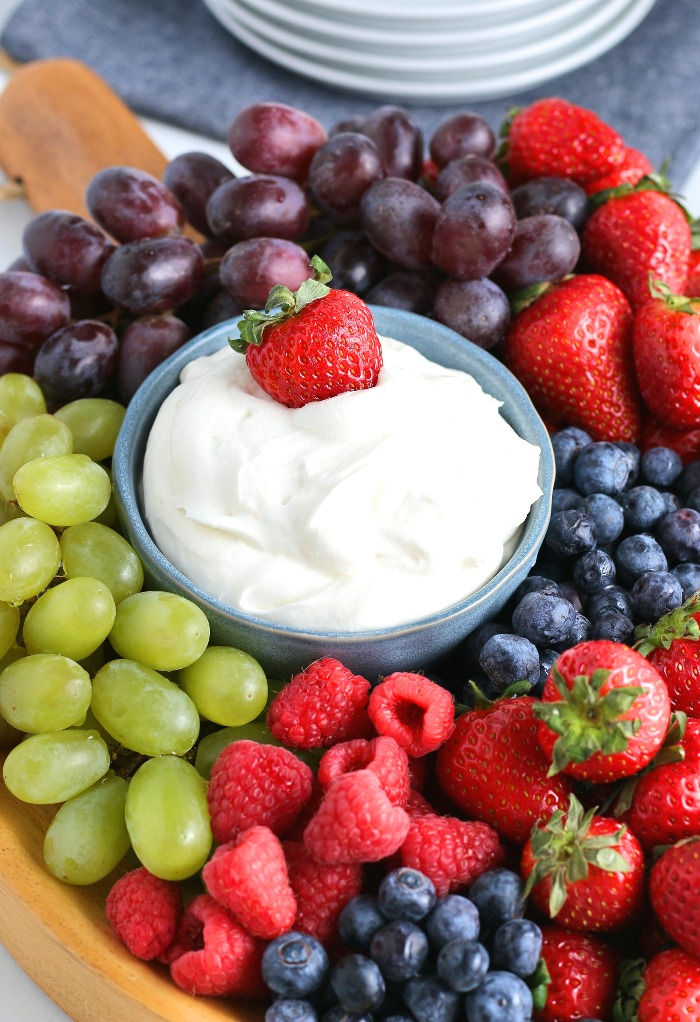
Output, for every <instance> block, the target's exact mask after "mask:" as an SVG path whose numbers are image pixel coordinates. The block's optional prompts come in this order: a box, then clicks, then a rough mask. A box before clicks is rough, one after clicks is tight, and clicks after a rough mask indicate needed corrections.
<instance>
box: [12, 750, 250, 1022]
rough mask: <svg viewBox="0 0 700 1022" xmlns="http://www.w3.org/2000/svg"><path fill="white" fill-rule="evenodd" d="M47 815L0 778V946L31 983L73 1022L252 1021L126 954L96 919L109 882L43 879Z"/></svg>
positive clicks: (245, 1012) (50, 809)
mask: <svg viewBox="0 0 700 1022" xmlns="http://www.w3.org/2000/svg"><path fill="white" fill-rule="evenodd" d="M3 760H4V756H0V765H1V764H2V761H3ZM55 810H56V807H54V806H32V805H27V804H26V803H24V802H19V801H18V800H17V799H16V798H14V796H13V795H11V794H10V793H9V792H8V790H7V788H6V787H5V785H4V784H3V783H2V780H1V779H0V942H2V944H4V946H5V947H6V948H7V950H8V951H9V952H10V954H11V955H12V956H13V958H14V959H15V960H16V961H17V962H18V963H19V964H20V965H21V966H22V968H23V969H24V970H25V972H26V973H27V974H28V975H29V976H30V977H31V978H32V979H33V980H34V982H35V983H36V984H37V985H38V986H39V987H41V989H42V990H44V991H45V992H46V993H47V994H48V995H49V997H52V998H53V1000H54V1001H55V1002H56V1003H57V1004H58V1005H59V1006H60V1007H61V1008H62V1009H63V1011H65V1012H66V1014H68V1015H69V1016H70V1017H71V1018H72V1019H74V1020H75V1022H224V1020H226V1022H260V1020H261V1019H262V1016H263V1009H262V1006H259V1005H258V1006H253V1005H251V1004H244V1003H243V1002H235V1001H232V1000H228V999H223V998H222V999H220V1000H219V999H216V998H204V997H191V996H190V995H189V994H186V993H184V992H183V991H181V990H180V989H178V987H177V986H176V985H175V984H174V983H173V981H172V980H171V979H170V976H169V973H168V970H167V969H166V968H165V967H164V966H161V965H158V964H157V963H146V962H142V961H140V960H139V959H137V958H134V957H133V956H132V955H131V954H129V952H128V951H127V950H126V948H125V947H123V945H121V944H120V943H119V941H118V940H117V938H116V937H115V936H114V934H113V933H112V930H111V928H110V926H109V923H108V922H107V920H106V918H105V914H104V902H105V897H106V894H107V891H108V890H109V888H110V886H111V882H112V880H113V879H114V878H111V879H110V878H107V879H106V880H104V881H102V882H101V883H100V884H94V885H92V886H90V887H74V886H72V885H70V884H64V883H62V882H61V881H60V880H57V879H56V878H55V877H53V876H51V874H50V873H49V872H48V870H47V869H46V868H45V866H44V864H43V857H42V844H43V839H44V833H45V831H46V828H47V827H48V825H49V823H50V821H51V819H52V817H53V815H54V813H55Z"/></svg>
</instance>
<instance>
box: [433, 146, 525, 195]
mask: <svg viewBox="0 0 700 1022" xmlns="http://www.w3.org/2000/svg"><path fill="white" fill-rule="evenodd" d="M476 181H489V182H490V183H491V184H492V185H496V187H497V188H502V189H503V191H504V192H507V191H508V185H507V184H506V179H505V178H504V176H503V174H502V173H501V172H500V170H499V169H498V167H497V166H496V164H495V163H493V162H492V161H491V160H487V159H486V157H485V156H478V155H477V154H476V153H467V154H466V156H459V157H458V158H457V159H456V160H452V161H451V162H450V163H448V164H447V165H446V166H444V167H443V168H442V170H441V171H440V173H439V174H438V179H437V182H436V184H435V194H436V196H437V197H438V199H439V200H440V202H444V201H445V199H447V198H448V197H449V196H450V195H452V193H453V192H456V191H457V189H458V188H463V187H464V185H471V184H474V183H475V182H476Z"/></svg>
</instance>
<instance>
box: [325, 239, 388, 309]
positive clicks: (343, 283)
mask: <svg viewBox="0 0 700 1022" xmlns="http://www.w3.org/2000/svg"><path fill="white" fill-rule="evenodd" d="M321 258H322V259H323V261H324V263H325V264H326V266H328V267H329V269H330V270H331V272H332V274H333V280H332V281H331V287H337V288H342V289H345V290H346V291H352V292H353V293H354V294H356V295H359V296H360V297H362V296H363V295H364V294H365V292H366V291H368V290H369V288H370V287H372V285H373V284H376V283H377V282H378V281H379V280H381V278H382V276H383V275H384V272H385V270H386V260H385V259H384V256H382V255H381V253H379V252H377V250H376V248H373V246H372V245H370V243H369V241H367V238H366V237H365V236H364V234H363V232H362V231H358V230H356V231H349V230H344V231H338V232H337V233H336V234H335V235H334V236H333V237H332V238H331V239H330V241H329V242H327V243H326V244H325V245H324V246H323V248H322V249H321Z"/></svg>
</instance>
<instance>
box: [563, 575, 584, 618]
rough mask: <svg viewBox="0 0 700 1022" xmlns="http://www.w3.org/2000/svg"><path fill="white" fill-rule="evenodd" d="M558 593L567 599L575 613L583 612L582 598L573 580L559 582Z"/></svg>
mask: <svg viewBox="0 0 700 1022" xmlns="http://www.w3.org/2000/svg"><path fill="white" fill-rule="evenodd" d="M559 595H560V596H563V597H564V599H565V600H568V601H569V603H570V604H572V606H573V608H574V610H575V611H577V613H579V614H582V613H583V600H582V599H581V594H580V592H579V591H578V589H577V588H576V586H575V585H574V583H573V582H560V583H559Z"/></svg>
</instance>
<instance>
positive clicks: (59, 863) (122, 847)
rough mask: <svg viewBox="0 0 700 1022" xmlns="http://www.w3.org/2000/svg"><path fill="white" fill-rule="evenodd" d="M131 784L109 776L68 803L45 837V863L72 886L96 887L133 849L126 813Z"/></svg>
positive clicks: (60, 878)
mask: <svg viewBox="0 0 700 1022" xmlns="http://www.w3.org/2000/svg"><path fill="white" fill-rule="evenodd" d="M128 788H129V784H128V782H127V781H125V780H124V778H123V777H117V776H116V775H115V774H113V773H111V772H110V773H108V774H107V776H106V777H103V778H102V780H101V781H98V782H97V783H96V784H93V785H92V786H91V787H90V788H87V789H86V790H85V791H82V792H81V793H80V794H79V795H74V796H73V798H70V799H68V801H67V802H64V803H63V805H62V806H61V808H60V809H59V810H58V812H57V813H56V815H55V816H54V818H53V820H52V821H51V823H50V825H49V829H48V830H47V831H46V835H45V837H44V862H45V863H46V865H47V866H48V868H49V872H51V873H53V875H54V876H55V877H58V879H59V880H63V881H65V882H66V883H68V884H81V885H85V884H95V883H97V881H98V880H102V879H103V878H104V877H106V876H107V875H108V873H111V872H112V870H113V869H114V868H115V866H117V865H118V864H119V862H121V860H122V859H123V858H124V856H125V855H126V853H127V852H128V851H129V848H130V847H131V841H130V840H129V832H128V831H127V829H126V819H125V816H124V810H125V806H126V793H127V790H128Z"/></svg>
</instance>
